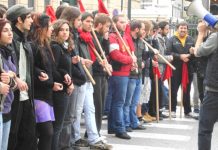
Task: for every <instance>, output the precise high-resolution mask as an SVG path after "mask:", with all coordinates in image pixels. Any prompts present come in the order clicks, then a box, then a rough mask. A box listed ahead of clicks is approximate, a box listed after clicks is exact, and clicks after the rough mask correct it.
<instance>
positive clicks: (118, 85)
mask: <svg viewBox="0 0 218 150" xmlns="http://www.w3.org/2000/svg"><path fill="white" fill-rule="evenodd" d="M113 22H114V23H115V25H116V27H117V29H118V30H119V32H120V33H121V35H122V34H123V33H124V31H125V29H126V18H125V17H124V16H123V15H117V16H114V17H113ZM109 40H110V51H109V56H110V60H111V64H112V67H113V72H112V76H111V78H110V81H109V82H110V84H111V85H110V86H111V87H112V88H111V90H112V91H111V92H112V102H111V109H110V112H109V116H108V133H109V134H116V137H118V138H122V139H130V138H131V137H130V136H129V135H128V134H127V133H126V128H125V124H124V118H123V117H124V113H123V106H124V102H125V99H126V92H127V85H128V80H129V74H130V69H131V67H132V64H133V62H134V63H136V57H133V58H132V57H131V56H129V54H128V53H127V51H126V49H125V47H124V45H123V43H122V41H121V39H120V38H119V37H118V35H117V33H116V32H112V33H110V35H109Z"/></svg>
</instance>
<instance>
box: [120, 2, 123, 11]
mask: <svg viewBox="0 0 218 150" xmlns="http://www.w3.org/2000/svg"><path fill="white" fill-rule="evenodd" d="M120 10H121V12H122V11H123V0H121V7H120Z"/></svg>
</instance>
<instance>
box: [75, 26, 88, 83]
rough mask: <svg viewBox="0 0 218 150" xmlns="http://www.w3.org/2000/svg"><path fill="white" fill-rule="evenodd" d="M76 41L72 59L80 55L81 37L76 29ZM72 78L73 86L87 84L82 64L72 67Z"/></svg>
mask: <svg viewBox="0 0 218 150" xmlns="http://www.w3.org/2000/svg"><path fill="white" fill-rule="evenodd" d="M72 35H73V40H74V50H73V51H71V57H74V56H78V55H79V35H78V32H77V30H76V29H74V30H72ZM71 76H72V80H73V84H75V85H77V86H81V85H83V84H84V83H85V82H86V75H85V72H84V70H83V68H82V64H81V62H78V63H77V64H72V65H71Z"/></svg>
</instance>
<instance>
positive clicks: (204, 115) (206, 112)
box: [198, 91, 218, 150]
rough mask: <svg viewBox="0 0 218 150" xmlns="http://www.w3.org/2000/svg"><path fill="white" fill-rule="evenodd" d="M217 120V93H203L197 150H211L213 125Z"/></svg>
mask: <svg viewBox="0 0 218 150" xmlns="http://www.w3.org/2000/svg"><path fill="white" fill-rule="evenodd" d="M217 119H218V92H209V91H206V92H205V97H204V100H203V102H202V105H201V108H200V117H199V128H198V150H210V149H211V137H212V132H213V128H214V124H215V123H216V121H217Z"/></svg>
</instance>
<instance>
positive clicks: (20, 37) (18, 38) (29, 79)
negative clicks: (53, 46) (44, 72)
mask: <svg viewBox="0 0 218 150" xmlns="http://www.w3.org/2000/svg"><path fill="white" fill-rule="evenodd" d="M21 42H22V44H23V48H24V50H25V52H26V58H27V60H26V62H27V73H26V83H27V85H28V88H29V90H28V95H29V99H30V101H31V103H32V104H33V102H32V100H33V97H34V90H33V87H34V86H33V85H34V79H33V54H32V48H31V46H30V44H29V42H28V41H27V39H26V36H25V34H23V33H22V32H21V31H20V30H18V29H17V28H16V27H13V42H12V48H13V49H14V51H13V52H12V57H13V62H14V63H15V65H16V68H17V76H18V77H19V58H20V44H21ZM14 96H15V97H14V100H15V101H16V100H19V99H20V91H19V90H16V91H15V92H14Z"/></svg>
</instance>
